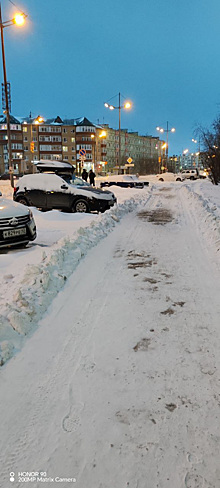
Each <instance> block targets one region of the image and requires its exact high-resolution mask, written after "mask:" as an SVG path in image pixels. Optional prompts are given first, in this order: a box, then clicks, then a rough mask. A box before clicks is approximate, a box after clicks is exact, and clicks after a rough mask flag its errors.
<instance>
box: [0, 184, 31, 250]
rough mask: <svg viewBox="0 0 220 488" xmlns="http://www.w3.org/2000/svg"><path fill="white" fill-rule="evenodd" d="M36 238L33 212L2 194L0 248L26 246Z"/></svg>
mask: <svg viewBox="0 0 220 488" xmlns="http://www.w3.org/2000/svg"><path fill="white" fill-rule="evenodd" d="M36 236H37V234H36V225H35V221H34V218H33V215H32V212H31V210H30V209H29V208H27V207H26V208H25V207H24V206H23V205H21V204H20V203H15V202H12V201H10V200H6V199H4V198H3V197H2V193H1V192H0V248H2V247H8V246H16V245H18V244H19V245H21V244H22V245H26V244H28V242H29V241H33V240H34V239H35V238H36Z"/></svg>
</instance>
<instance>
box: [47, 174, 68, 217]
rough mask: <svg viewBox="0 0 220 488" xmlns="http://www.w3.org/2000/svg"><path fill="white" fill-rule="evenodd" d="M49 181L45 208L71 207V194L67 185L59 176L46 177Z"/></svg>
mask: <svg viewBox="0 0 220 488" xmlns="http://www.w3.org/2000/svg"><path fill="white" fill-rule="evenodd" d="M47 176H49V180H48V183H49V184H47V191H46V199H47V208H57V209H65V208H66V209H68V208H70V206H71V193H70V191H69V185H68V183H67V182H66V181H64V180H63V179H62V178H60V176H57V175H47Z"/></svg>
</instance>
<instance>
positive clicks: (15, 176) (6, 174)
mask: <svg viewBox="0 0 220 488" xmlns="http://www.w3.org/2000/svg"><path fill="white" fill-rule="evenodd" d="M13 177H14V179H16V178H17V175H15V174H14V175H13ZM10 179H11V175H10V173H3V174H2V175H0V180H10Z"/></svg>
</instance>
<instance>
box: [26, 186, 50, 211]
mask: <svg viewBox="0 0 220 488" xmlns="http://www.w3.org/2000/svg"><path fill="white" fill-rule="evenodd" d="M25 195H26V196H27V198H28V202H30V205H33V206H34V207H38V208H45V207H46V192H45V191H44V190H43V189H40V188H36V189H31V190H28V189H27V190H26V192H25Z"/></svg>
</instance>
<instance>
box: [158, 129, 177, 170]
mask: <svg viewBox="0 0 220 488" xmlns="http://www.w3.org/2000/svg"><path fill="white" fill-rule="evenodd" d="M156 129H157V130H158V131H159V132H161V133H163V132H166V134H167V142H166V166H167V165H168V134H169V132H175V131H176V129H175V128H174V127H172V129H169V123H168V122H167V127H166V129H163V127H159V126H157V127H156Z"/></svg>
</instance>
